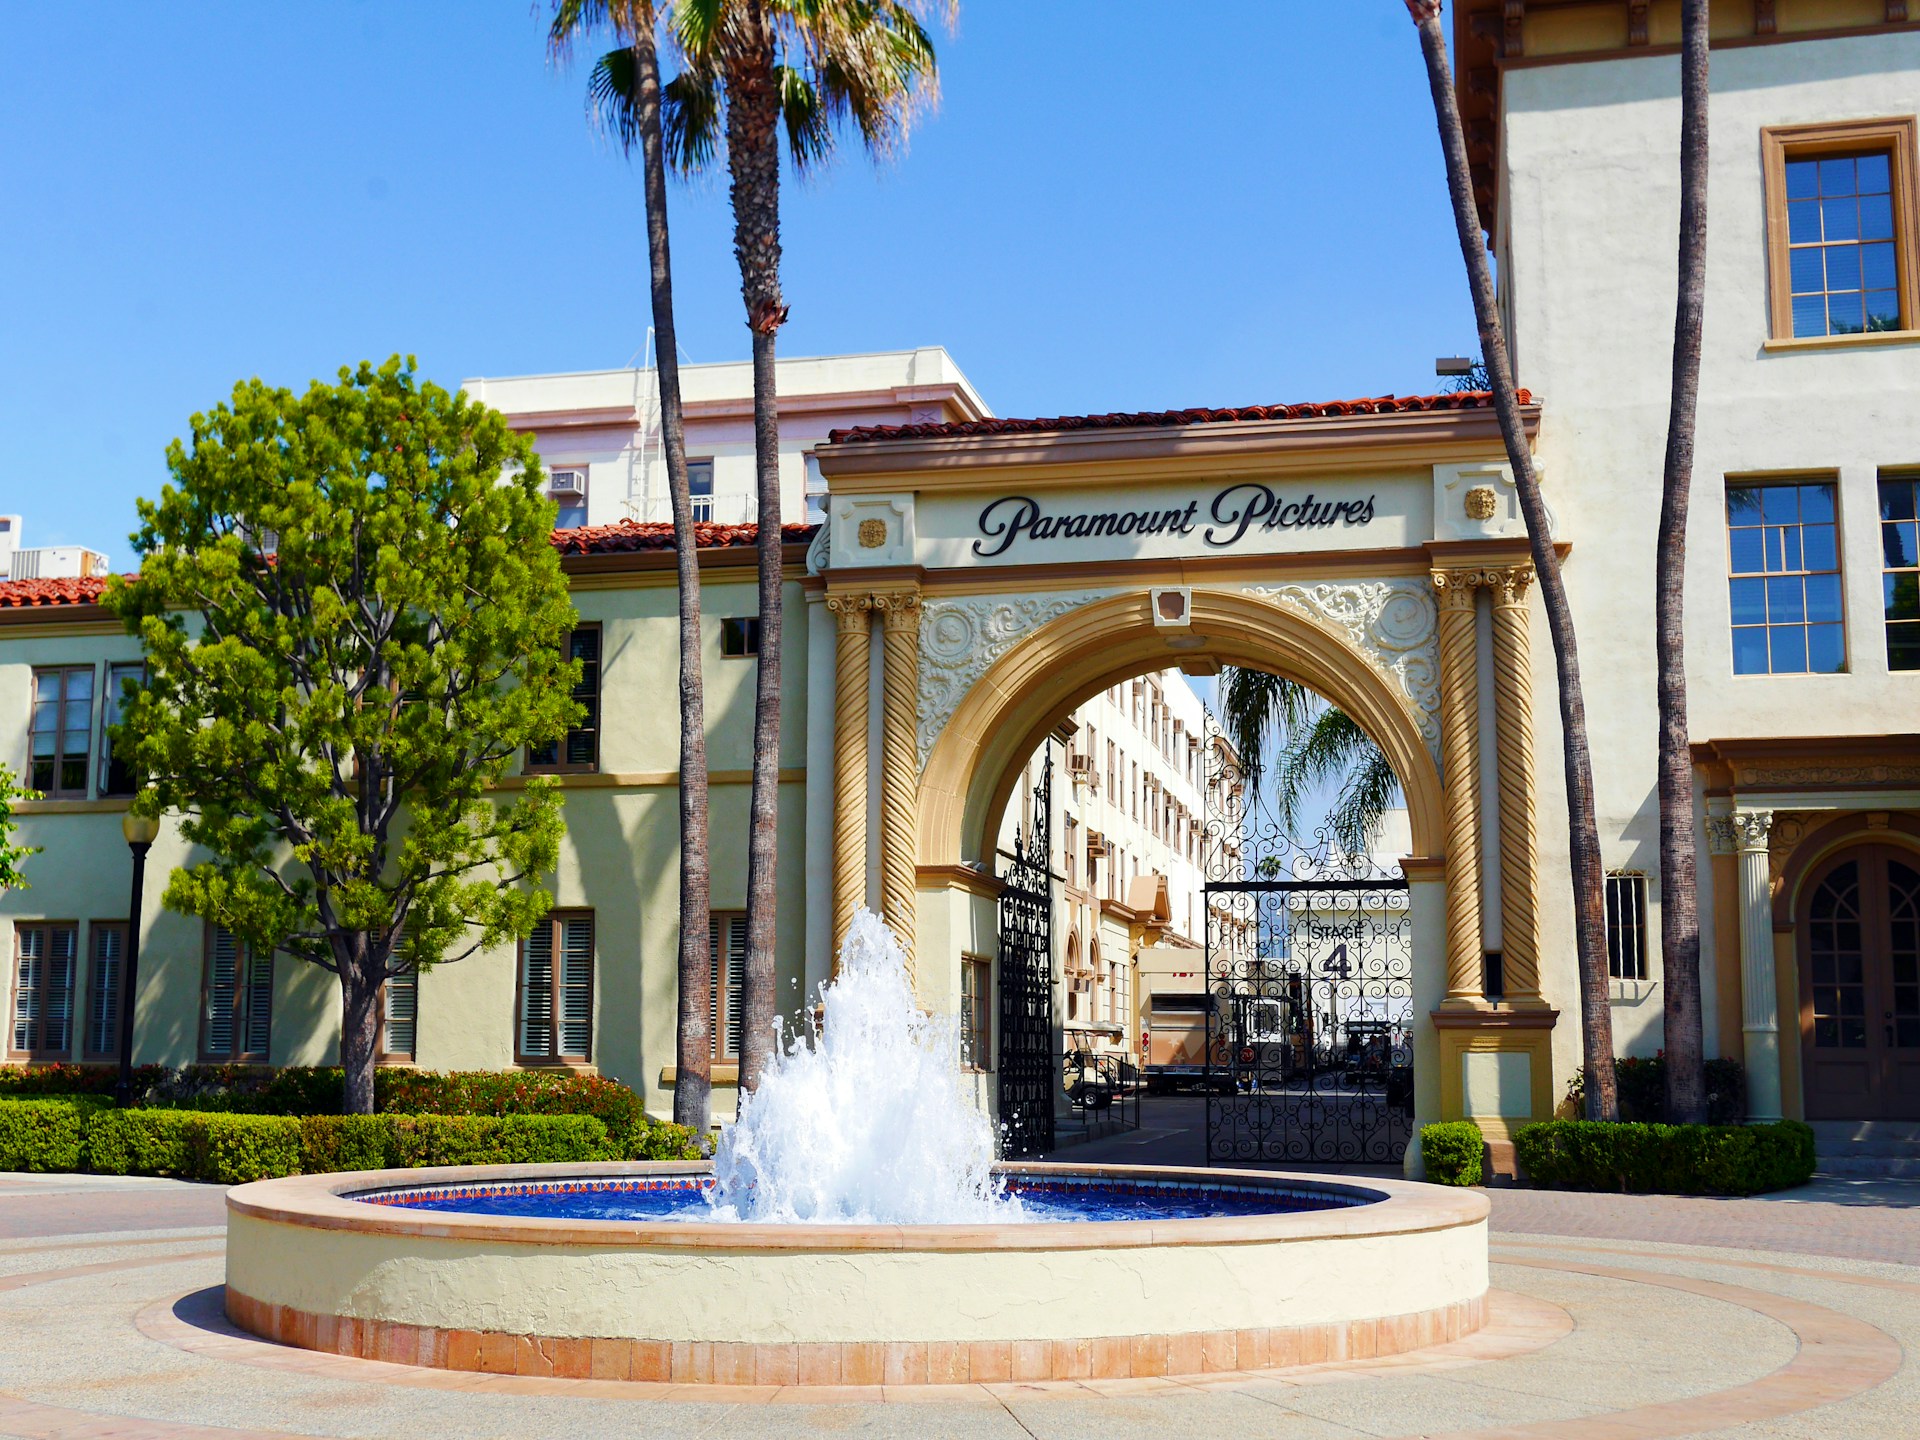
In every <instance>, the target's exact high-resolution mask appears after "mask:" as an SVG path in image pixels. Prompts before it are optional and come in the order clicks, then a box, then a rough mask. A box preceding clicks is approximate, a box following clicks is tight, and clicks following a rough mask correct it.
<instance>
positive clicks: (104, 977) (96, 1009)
mask: <svg viewBox="0 0 1920 1440" xmlns="http://www.w3.org/2000/svg"><path fill="white" fill-rule="evenodd" d="M126 985H127V922H126V921H124V920H96V921H94V922H93V924H92V925H90V926H89V927H88V928H87V1008H86V1019H85V1021H84V1022H83V1023H84V1029H83V1032H82V1033H83V1039H82V1042H81V1048H82V1050H83V1051H84V1053H85V1055H86V1058H87V1059H89V1060H113V1059H116V1058H118V1057H119V1054H120V1007H121V1005H122V1004H123V1003H125V1002H124V1000H123V996H124V995H125V992H126Z"/></svg>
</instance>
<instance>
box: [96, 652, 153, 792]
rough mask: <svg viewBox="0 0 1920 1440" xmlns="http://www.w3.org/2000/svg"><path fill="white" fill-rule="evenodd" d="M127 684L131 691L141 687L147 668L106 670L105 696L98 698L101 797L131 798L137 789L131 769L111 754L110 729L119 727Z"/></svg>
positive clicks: (134, 666)
mask: <svg viewBox="0 0 1920 1440" xmlns="http://www.w3.org/2000/svg"><path fill="white" fill-rule="evenodd" d="M128 682H132V684H133V686H134V688H135V689H139V688H140V687H142V686H144V685H145V684H146V683H147V667H146V666H145V665H144V664H141V663H140V662H139V661H134V662H133V663H131V664H127V665H109V666H107V693H106V694H105V695H103V696H102V697H101V705H100V780H99V786H100V789H99V793H100V794H102V795H131V794H133V792H134V791H136V790H138V789H139V788H140V787H139V784H138V783H137V782H136V781H135V779H134V774H133V769H132V767H131V766H129V765H128V764H127V763H126V762H125V761H123V760H119V759H116V758H115V757H114V754H113V727H114V726H116V725H118V724H119V723H120V716H121V713H122V711H123V710H124V709H125V706H126V693H125V692H126V687H127V684H128Z"/></svg>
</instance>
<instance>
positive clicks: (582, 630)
mask: <svg viewBox="0 0 1920 1440" xmlns="http://www.w3.org/2000/svg"><path fill="white" fill-rule="evenodd" d="M563 653H564V654H565V655H566V657H567V658H568V659H569V660H578V661H579V662H580V678H579V679H578V680H576V681H575V682H574V686H573V698H574V701H575V703H577V704H578V705H579V706H580V709H581V712H582V713H581V715H580V719H579V722H578V723H577V724H575V725H574V727H573V728H572V729H570V730H568V731H567V738H566V739H565V740H563V741H555V742H552V743H549V744H546V745H541V746H537V747H532V746H530V747H529V748H528V750H527V769H529V770H565V771H580V770H593V769H595V768H597V767H598V766H599V764H600V627H599V626H598V625H582V626H580V627H579V628H578V629H575V630H573V631H571V632H570V633H569V634H568V635H567V639H566V648H565V650H564V652H563Z"/></svg>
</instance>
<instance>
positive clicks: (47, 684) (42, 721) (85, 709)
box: [27, 665, 93, 800]
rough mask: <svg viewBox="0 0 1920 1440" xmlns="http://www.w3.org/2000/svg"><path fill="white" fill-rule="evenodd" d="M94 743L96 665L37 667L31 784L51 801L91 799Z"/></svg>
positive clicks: (29, 770)
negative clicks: (89, 776)
mask: <svg viewBox="0 0 1920 1440" xmlns="http://www.w3.org/2000/svg"><path fill="white" fill-rule="evenodd" d="M92 742H93V666H91V665H62V666H58V667H51V666H50V667H48V668H47V669H44V670H35V671H34V672H33V721H32V726H31V730H30V733H29V736H28V746H27V749H28V756H29V763H28V767H27V769H28V776H27V784H28V786H29V787H30V788H32V789H35V790H38V791H39V792H40V793H41V794H42V795H45V796H46V797H47V798H48V799H50V800H84V799H86V798H87V758H88V756H89V755H90V754H91V752H92V749H93V743H92Z"/></svg>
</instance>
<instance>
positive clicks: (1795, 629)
mask: <svg viewBox="0 0 1920 1440" xmlns="http://www.w3.org/2000/svg"><path fill="white" fill-rule="evenodd" d="M1834 488H1835V487H1834V486H1833V484H1832V482H1830V481H1819V482H1815V483H1805V482H1799V481H1779V482H1767V483H1759V484H1738V485H1729V486H1728V487H1727V553H1728V565H1729V571H1730V576H1729V580H1728V605H1729V609H1730V612H1731V616H1732V620H1733V673H1734V674H1736V675H1809V674H1812V675H1837V674H1839V673H1841V672H1842V671H1844V670H1845V669H1846V668H1847V641H1846V616H1845V613H1844V607H1843V605H1842V603H1841V585H1840V532H1839V525H1838V523H1837V518H1836V514H1835V508H1834Z"/></svg>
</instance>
